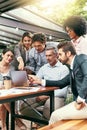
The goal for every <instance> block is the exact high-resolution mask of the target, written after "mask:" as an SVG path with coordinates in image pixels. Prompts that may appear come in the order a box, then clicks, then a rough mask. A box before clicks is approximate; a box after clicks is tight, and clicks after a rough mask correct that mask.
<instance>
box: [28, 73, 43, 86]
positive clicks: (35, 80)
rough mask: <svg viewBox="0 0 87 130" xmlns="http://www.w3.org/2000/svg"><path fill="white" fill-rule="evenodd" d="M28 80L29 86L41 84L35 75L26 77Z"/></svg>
mask: <svg viewBox="0 0 87 130" xmlns="http://www.w3.org/2000/svg"><path fill="white" fill-rule="evenodd" d="M28 78H29V83H30V84H40V85H41V83H42V80H41V79H40V78H38V77H37V76H35V75H28Z"/></svg>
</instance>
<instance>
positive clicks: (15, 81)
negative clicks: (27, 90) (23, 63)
mask: <svg viewBox="0 0 87 130" xmlns="http://www.w3.org/2000/svg"><path fill="white" fill-rule="evenodd" d="M11 79H12V85H13V86H18V87H19V86H21V87H22V86H28V84H27V80H28V78H27V73H26V71H11Z"/></svg>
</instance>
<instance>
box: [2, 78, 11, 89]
mask: <svg viewBox="0 0 87 130" xmlns="http://www.w3.org/2000/svg"><path fill="white" fill-rule="evenodd" d="M3 78H4V88H5V89H10V88H11V87H12V82H11V78H10V77H8V76H4V77H3Z"/></svg>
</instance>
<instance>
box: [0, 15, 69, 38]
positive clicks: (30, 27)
mask: <svg viewBox="0 0 87 130" xmlns="http://www.w3.org/2000/svg"><path fill="white" fill-rule="evenodd" d="M0 25H4V26H8V27H11V28H16V27H18V28H19V29H20V30H21V29H22V30H24V31H25V30H27V31H30V32H43V33H45V34H47V35H52V36H54V37H56V38H62V39H63V38H64V39H67V40H69V37H68V35H67V34H66V33H63V32H60V30H58V31H55V30H51V29H47V28H43V27H39V26H36V25H33V24H27V23H24V22H20V21H17V20H13V19H10V18H5V17H2V16H0Z"/></svg>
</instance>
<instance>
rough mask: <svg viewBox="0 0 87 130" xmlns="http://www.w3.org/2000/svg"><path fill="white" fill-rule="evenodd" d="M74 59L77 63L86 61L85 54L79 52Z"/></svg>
mask: <svg viewBox="0 0 87 130" xmlns="http://www.w3.org/2000/svg"><path fill="white" fill-rule="evenodd" d="M76 60H77V62H78V63H79V64H81V63H82V62H84V60H85V61H87V55H85V54H80V55H77V56H76Z"/></svg>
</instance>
